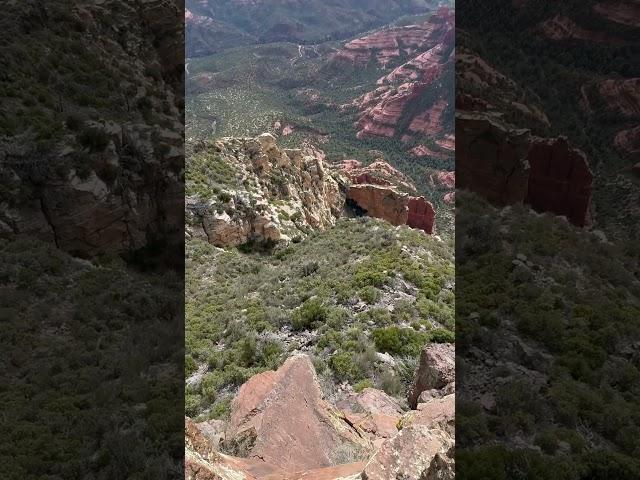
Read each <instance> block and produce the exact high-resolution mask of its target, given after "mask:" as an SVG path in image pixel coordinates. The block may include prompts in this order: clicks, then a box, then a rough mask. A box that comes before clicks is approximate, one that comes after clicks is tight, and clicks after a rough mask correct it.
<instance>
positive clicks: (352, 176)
mask: <svg viewBox="0 0 640 480" xmlns="http://www.w3.org/2000/svg"><path fill="white" fill-rule="evenodd" d="M339 168H340V171H341V172H343V173H344V174H345V176H347V177H348V178H349V180H351V182H352V185H351V186H349V187H348V188H347V193H346V199H347V205H351V206H356V207H357V209H359V211H360V212H361V213H364V214H366V215H368V216H371V217H375V218H381V219H383V220H386V221H387V222H389V223H391V224H392V225H396V226H397V225H408V226H409V227H411V228H417V229H419V230H423V231H425V232H426V233H429V234H431V233H433V232H434V230H435V209H434V208H433V205H432V204H431V203H430V202H428V201H427V200H426V199H425V198H423V197H418V196H412V195H410V194H411V193H415V192H416V187H415V185H413V183H412V182H411V180H409V178H408V177H406V176H405V175H404V174H402V173H401V172H399V171H398V170H396V169H395V168H393V167H392V166H391V165H389V164H388V163H387V162H385V161H383V160H376V161H375V162H373V163H372V164H370V165H368V166H363V165H362V163H360V162H358V161H357V160H345V161H344V162H342V164H340V165H339ZM407 192H408V193H407Z"/></svg>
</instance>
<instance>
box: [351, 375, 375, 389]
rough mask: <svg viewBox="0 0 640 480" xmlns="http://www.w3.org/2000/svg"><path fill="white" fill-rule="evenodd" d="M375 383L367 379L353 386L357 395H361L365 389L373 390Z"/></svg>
mask: <svg viewBox="0 0 640 480" xmlns="http://www.w3.org/2000/svg"><path fill="white" fill-rule="evenodd" d="M373 386H374V385H373V382H372V381H371V380H369V379H368V378H365V379H364V380H360V381H359V382H358V383H356V384H355V385H354V386H353V390H354V391H355V392H356V393H360V392H362V391H363V390H364V389H365V388H373Z"/></svg>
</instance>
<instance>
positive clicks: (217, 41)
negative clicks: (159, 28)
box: [185, 0, 434, 57]
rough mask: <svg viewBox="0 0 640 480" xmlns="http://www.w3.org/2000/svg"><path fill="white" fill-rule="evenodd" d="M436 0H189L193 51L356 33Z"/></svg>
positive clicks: (189, 37)
mask: <svg viewBox="0 0 640 480" xmlns="http://www.w3.org/2000/svg"><path fill="white" fill-rule="evenodd" d="M433 3H434V2H432V1H430V0H334V1H331V2H325V1H322V0H223V1H217V0H199V1H198V0H187V1H186V12H185V16H186V27H187V31H186V35H187V42H186V44H187V56H188V57H194V56H202V55H208V54H212V53H216V52H219V51H222V50H224V49H226V48H229V47H231V46H236V45H247V44H252V43H269V42H275V41H292V42H300V43H315V42H320V41H326V40H331V39H337V38H346V37H348V36H353V35H356V34H358V33H360V32H363V31H365V30H367V29H370V28H374V27H378V26H381V25H383V24H385V23H388V22H390V21H392V20H395V19H396V18H398V17H401V16H403V15H408V14H417V13H422V12H425V11H427V10H428V8H430V7H431V8H432V7H433Z"/></svg>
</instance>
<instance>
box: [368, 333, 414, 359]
mask: <svg viewBox="0 0 640 480" xmlns="http://www.w3.org/2000/svg"><path fill="white" fill-rule="evenodd" d="M373 341H374V343H375V346H376V349H377V350H378V351H380V352H386V353H390V354H392V355H411V356H415V355H418V354H419V353H420V350H421V348H422V346H423V345H424V344H425V343H426V342H427V334H425V333H422V332H416V331H415V330H413V329H412V328H399V327H388V328H378V329H376V330H374V331H373Z"/></svg>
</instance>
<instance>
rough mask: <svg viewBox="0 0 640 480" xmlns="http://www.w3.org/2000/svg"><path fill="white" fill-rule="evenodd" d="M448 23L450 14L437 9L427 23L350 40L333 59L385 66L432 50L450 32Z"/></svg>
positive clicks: (450, 20) (451, 16)
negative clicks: (417, 53)
mask: <svg viewBox="0 0 640 480" xmlns="http://www.w3.org/2000/svg"><path fill="white" fill-rule="evenodd" d="M452 23H453V13H452V12H451V11H449V10H448V9H446V8H445V9H441V10H440V11H438V13H437V14H436V15H434V16H433V17H432V18H431V20H430V21H427V22H424V23H421V24H418V25H407V26H403V27H397V28H390V29H386V30H381V31H378V32H375V33H372V34H371V35H367V36H365V37H362V38H358V39H356V40H352V41H351V42H349V43H347V44H346V45H345V46H344V47H343V48H342V49H340V50H339V51H338V52H337V53H336V54H335V60H336V61H339V62H340V61H341V62H346V63H350V64H353V65H355V66H360V67H363V66H366V65H367V64H369V63H370V62H371V61H375V62H377V63H378V64H380V65H382V66H387V65H388V64H389V63H390V62H392V61H393V60H396V59H398V58H403V57H406V56H412V55H414V54H415V53H416V52H418V51H423V50H427V49H430V48H433V47H435V46H436V45H437V44H438V43H439V41H440V40H441V39H442V37H443V36H444V35H446V34H447V33H448V32H449V31H450V26H451V24H452Z"/></svg>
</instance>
